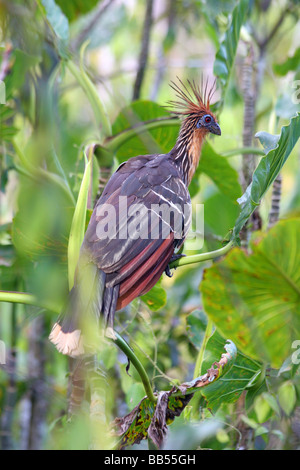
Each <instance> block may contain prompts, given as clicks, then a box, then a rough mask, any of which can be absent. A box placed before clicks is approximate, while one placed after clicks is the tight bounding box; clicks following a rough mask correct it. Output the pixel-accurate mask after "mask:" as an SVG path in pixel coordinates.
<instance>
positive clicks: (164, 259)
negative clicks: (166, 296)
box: [82, 155, 190, 309]
mask: <svg viewBox="0 0 300 470" xmlns="http://www.w3.org/2000/svg"><path fill="white" fill-rule="evenodd" d="M125 202H126V211H125ZM189 206H190V197H189V193H188V191H187V189H186V188H185V186H184V184H183V182H182V180H181V177H180V174H179V173H178V170H177V168H176V166H175V165H174V163H173V160H172V159H171V158H170V157H168V156H167V155H157V156H143V157H135V158H132V159H131V160H129V161H128V162H127V163H125V164H123V165H121V166H120V167H119V169H118V170H117V172H116V173H115V174H114V175H113V176H112V178H111V179H110V181H109V182H108V184H107V186H106V188H105V190H104V192H103V195H102V197H101V198H100V199H99V201H98V203H97V206H96V208H95V210H94V212H93V214H92V217H91V221H90V224H89V227H88V229H87V232H86V235H85V239H84V243H83V248H82V249H83V250H84V251H86V250H87V251H88V253H89V257H90V259H91V261H92V262H93V263H95V264H96V265H97V266H98V268H99V269H101V270H102V271H104V272H105V273H106V287H107V288H113V287H114V286H117V285H118V286H119V291H118V297H119V298H118V303H117V309H120V308H123V307H125V306H126V305H127V304H128V303H130V302H131V301H132V300H133V299H134V298H135V297H137V296H139V295H142V294H144V293H145V292H147V291H148V290H149V289H150V288H151V287H152V286H153V285H154V284H155V283H156V282H157V280H158V279H159V277H160V276H161V274H162V273H163V271H164V270H165V268H166V266H167V265H168V263H169V261H170V258H171V257H172V255H173V253H174V249H175V248H176V247H177V246H180V245H181V243H182V242H183V240H184V238H185V236H186V232H187V230H188V227H189V220H186V219H187V218H189V217H188V216H189V214H187V210H186V208H187V207H189ZM137 208H139V209H140V210H139V211H138V210H136V209H137ZM161 208H163V209H164V211H165V212H164V211H161V210H160V209H161ZM168 208H169V209H171V211H170V210H169V211H168ZM170 212H171V213H170ZM106 228H107V232H105V229H106ZM104 232H105V233H104ZM105 234H106V235H107V236H103V235H105ZM99 235H100V236H99ZM111 235H113V236H111Z"/></svg>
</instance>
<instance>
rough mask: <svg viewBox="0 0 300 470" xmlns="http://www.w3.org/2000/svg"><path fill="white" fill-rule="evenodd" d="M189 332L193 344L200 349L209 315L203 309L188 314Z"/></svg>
mask: <svg viewBox="0 0 300 470" xmlns="http://www.w3.org/2000/svg"><path fill="white" fill-rule="evenodd" d="M186 323H187V334H188V338H189V340H190V341H191V342H192V343H193V345H194V346H195V347H196V348H197V349H199V348H200V346H201V344H202V342H203V339H204V336H205V331H206V327H207V316H206V315H205V313H204V312H203V311H202V310H199V309H197V310H194V311H193V312H192V313H190V314H189V315H188V316H187V319H186Z"/></svg>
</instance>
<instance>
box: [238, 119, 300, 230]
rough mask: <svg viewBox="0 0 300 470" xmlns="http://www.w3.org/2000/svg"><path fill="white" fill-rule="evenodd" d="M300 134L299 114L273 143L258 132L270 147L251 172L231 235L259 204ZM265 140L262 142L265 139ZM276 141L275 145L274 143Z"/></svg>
mask: <svg viewBox="0 0 300 470" xmlns="http://www.w3.org/2000/svg"><path fill="white" fill-rule="evenodd" d="M299 136H300V114H298V115H297V116H295V117H293V118H292V119H291V121H290V123H289V125H287V126H284V127H283V128H282V129H281V134H280V137H279V140H277V138H276V139H274V140H273V143H272V140H271V139H270V135H268V134H262V133H260V134H259V135H258V137H260V140H261V141H262V142H263V143H265V145H264V146H265V148H271V147H272V146H273V145H275V148H271V149H270V150H269V151H268V153H267V154H266V156H265V157H262V159H261V161H260V162H259V164H258V166H257V168H256V170H255V172H254V173H253V178H252V183H251V185H250V186H248V188H247V190H246V191H245V193H244V194H243V196H242V197H241V198H240V200H239V202H240V204H241V207H242V210H241V212H240V215H239V217H238V219H237V221H236V224H235V227H234V230H233V237H238V235H239V233H240V231H241V229H242V228H243V226H244V225H245V223H246V222H247V220H248V219H249V217H250V215H251V214H252V213H253V212H254V210H255V208H256V207H257V206H258V205H259V204H260V200H261V198H262V197H263V196H264V194H265V193H266V192H267V190H268V189H269V187H270V186H271V185H272V183H273V182H274V180H275V178H276V177H277V175H278V174H279V172H280V171H281V169H282V167H283V165H284V164H285V162H286V160H287V158H288V157H289V155H290V153H291V151H292V150H293V148H294V146H295V144H296V142H297V140H298V139H299ZM266 140H267V142H264V141H266ZM276 143H277V145H276Z"/></svg>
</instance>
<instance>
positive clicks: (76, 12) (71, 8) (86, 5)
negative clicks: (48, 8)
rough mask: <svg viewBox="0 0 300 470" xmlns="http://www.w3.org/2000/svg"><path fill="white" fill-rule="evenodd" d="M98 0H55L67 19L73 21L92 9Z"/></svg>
mask: <svg viewBox="0 0 300 470" xmlns="http://www.w3.org/2000/svg"><path fill="white" fill-rule="evenodd" d="M98 2H99V0H72V1H71V2H70V1H67V2H66V0H56V3H57V5H58V6H59V7H60V8H61V10H62V11H63V13H64V14H65V15H66V16H67V17H68V19H69V21H74V20H75V19H76V18H78V16H80V15H84V14H85V13H88V12H89V11H90V10H92V9H93V8H94V7H95V6H96V5H97V3H98Z"/></svg>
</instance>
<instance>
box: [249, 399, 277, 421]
mask: <svg viewBox="0 0 300 470" xmlns="http://www.w3.org/2000/svg"><path fill="white" fill-rule="evenodd" d="M254 411H255V414H256V417H257V421H258V423H264V422H265V421H267V420H268V419H270V418H271V416H272V414H273V410H272V408H271V406H270V405H269V402H268V400H266V398H265V396H264V394H262V395H259V396H258V397H256V399H255V401H254Z"/></svg>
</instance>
